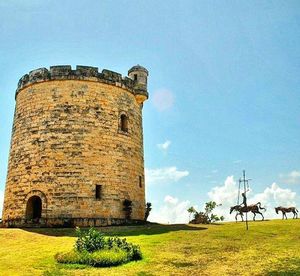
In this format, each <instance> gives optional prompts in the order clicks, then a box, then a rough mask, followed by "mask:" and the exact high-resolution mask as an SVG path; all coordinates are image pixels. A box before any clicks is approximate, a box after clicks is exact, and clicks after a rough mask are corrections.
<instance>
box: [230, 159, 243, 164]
mask: <svg viewBox="0 0 300 276" xmlns="http://www.w3.org/2000/svg"><path fill="white" fill-rule="evenodd" d="M232 163H233V164H239V163H242V160H234V161H233V162H232Z"/></svg>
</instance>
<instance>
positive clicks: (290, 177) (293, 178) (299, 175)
mask: <svg viewBox="0 0 300 276" xmlns="http://www.w3.org/2000/svg"><path fill="white" fill-rule="evenodd" d="M279 177H280V178H281V179H282V181H283V182H285V183H286V184H300V171H296V170H294V171H291V172H290V173H287V174H280V175H279Z"/></svg>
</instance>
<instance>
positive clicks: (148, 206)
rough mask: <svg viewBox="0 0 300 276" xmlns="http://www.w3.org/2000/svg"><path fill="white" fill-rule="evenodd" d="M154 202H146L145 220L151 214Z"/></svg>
mask: <svg viewBox="0 0 300 276" xmlns="http://www.w3.org/2000/svg"><path fill="white" fill-rule="evenodd" d="M151 206H152V204H151V203H150V202H147V203H146V211H145V218H144V221H147V219H148V217H149V215H150V212H151V210H152V208H151Z"/></svg>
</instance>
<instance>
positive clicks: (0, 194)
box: [0, 190, 4, 218]
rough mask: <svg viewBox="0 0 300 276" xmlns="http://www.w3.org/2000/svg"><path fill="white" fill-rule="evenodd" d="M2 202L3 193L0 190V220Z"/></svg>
mask: <svg viewBox="0 0 300 276" xmlns="http://www.w3.org/2000/svg"><path fill="white" fill-rule="evenodd" d="M3 201H4V192H3V191H2V190H0V218H1V216H2V207H3Z"/></svg>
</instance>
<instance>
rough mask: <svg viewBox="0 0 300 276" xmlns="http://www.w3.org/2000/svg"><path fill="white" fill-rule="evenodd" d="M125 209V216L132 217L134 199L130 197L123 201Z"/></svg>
mask: <svg viewBox="0 0 300 276" xmlns="http://www.w3.org/2000/svg"><path fill="white" fill-rule="evenodd" d="M123 206H124V208H123V211H125V218H126V219H128V220H129V219H131V213H132V201H131V200H129V199H125V200H124V201H123Z"/></svg>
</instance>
